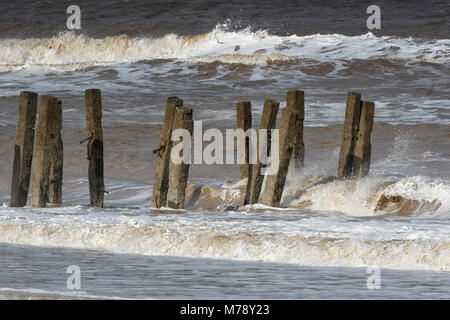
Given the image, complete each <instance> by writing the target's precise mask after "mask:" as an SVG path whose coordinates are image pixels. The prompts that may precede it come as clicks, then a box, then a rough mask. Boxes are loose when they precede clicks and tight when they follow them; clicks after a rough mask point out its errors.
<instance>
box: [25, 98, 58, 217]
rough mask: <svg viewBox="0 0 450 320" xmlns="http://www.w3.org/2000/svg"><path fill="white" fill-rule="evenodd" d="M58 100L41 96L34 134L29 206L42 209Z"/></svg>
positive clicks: (45, 197) (44, 200) (47, 191)
mask: <svg viewBox="0 0 450 320" xmlns="http://www.w3.org/2000/svg"><path fill="white" fill-rule="evenodd" d="M57 104H58V100H57V99H56V98H55V97H52V96H41V98H40V103H39V123H38V130H37V134H36V151H35V155H34V159H33V182H32V193H31V205H32V206H33V207H40V208H44V207H45V206H46V205H47V202H48V200H49V176H50V166H51V159H50V156H51V149H52V145H53V140H54V139H55V136H56V125H55V123H56V114H57V112H56V109H57Z"/></svg>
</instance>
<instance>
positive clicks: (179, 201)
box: [167, 107, 194, 209]
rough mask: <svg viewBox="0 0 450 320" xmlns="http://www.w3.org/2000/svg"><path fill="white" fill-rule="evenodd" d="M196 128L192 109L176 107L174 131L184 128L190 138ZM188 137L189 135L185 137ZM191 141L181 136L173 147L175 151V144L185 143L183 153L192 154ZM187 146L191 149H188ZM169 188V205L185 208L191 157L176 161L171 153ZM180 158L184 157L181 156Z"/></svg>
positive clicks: (174, 143)
mask: <svg viewBox="0 0 450 320" xmlns="http://www.w3.org/2000/svg"><path fill="white" fill-rule="evenodd" d="M193 128H194V123H193V121H192V109H191V108H186V107H184V108H176V109H175V115H174V120H173V126H172V132H174V131H175V130H177V129H184V130H187V131H188V132H189V139H190V138H191V137H192V132H193ZM185 138H187V137H185ZM190 142H191V141H188V142H187V143H186V141H184V140H183V138H181V139H180V140H178V141H177V142H173V145H172V149H171V150H173V151H175V149H174V148H175V146H176V145H178V144H180V143H181V144H184V145H183V149H182V150H183V155H186V154H185V152H188V155H190V154H191V153H190V147H191V143H190ZM187 148H188V149H189V150H187ZM169 158H170V159H169V162H170V163H169V189H168V192H167V206H168V207H169V208H173V209H184V199H185V193H186V187H187V182H188V177H189V163H190V157H189V159H188V161H186V162H187V163H186V162H184V161H183V162H181V163H175V162H174V161H173V159H171V157H170V155H169ZM180 158H182V157H181V156H180Z"/></svg>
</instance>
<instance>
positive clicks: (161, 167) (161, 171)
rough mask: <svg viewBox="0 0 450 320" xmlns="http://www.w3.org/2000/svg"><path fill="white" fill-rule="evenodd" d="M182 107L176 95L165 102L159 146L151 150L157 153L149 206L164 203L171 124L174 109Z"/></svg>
mask: <svg viewBox="0 0 450 320" xmlns="http://www.w3.org/2000/svg"><path fill="white" fill-rule="evenodd" d="M182 107H183V100H181V99H180V98H178V97H169V98H168V99H167V102H166V113H165V115H164V124H163V129H162V133H161V138H160V142H159V148H158V149H156V150H154V151H153V152H154V153H155V154H157V155H158V159H157V162H156V170H155V180H154V182H153V193H152V200H151V206H152V207H156V208H161V207H163V206H165V205H166V201H167V191H168V189H169V161H170V149H171V145H172V143H171V135H172V126H173V120H174V115H175V109H177V108H182Z"/></svg>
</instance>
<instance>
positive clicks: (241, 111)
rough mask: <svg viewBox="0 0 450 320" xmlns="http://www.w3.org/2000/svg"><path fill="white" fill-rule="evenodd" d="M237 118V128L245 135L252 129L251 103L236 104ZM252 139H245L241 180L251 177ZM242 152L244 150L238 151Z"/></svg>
mask: <svg viewBox="0 0 450 320" xmlns="http://www.w3.org/2000/svg"><path fill="white" fill-rule="evenodd" d="M236 117H237V128H238V129H242V130H243V131H244V133H245V132H246V131H247V130H248V129H250V128H251V127H252V106H251V103H250V101H244V102H238V103H237V104H236ZM249 147H250V138H249V137H245V148H244V159H245V163H244V164H241V165H240V170H241V179H245V178H248V177H249V173H248V172H249V167H250V158H249V156H250V154H249ZM239 152H242V150H238V154H239Z"/></svg>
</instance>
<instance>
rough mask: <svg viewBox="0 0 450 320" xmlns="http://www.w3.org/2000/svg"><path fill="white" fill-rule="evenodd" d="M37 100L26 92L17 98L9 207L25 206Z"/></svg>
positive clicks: (32, 94)
mask: <svg viewBox="0 0 450 320" xmlns="http://www.w3.org/2000/svg"><path fill="white" fill-rule="evenodd" d="M37 98H38V95H37V94H36V93H34V92H27V91H23V92H21V93H20V97H19V117H18V120H17V131H16V144H15V146H14V162H13V173H12V183H11V207H23V206H25V205H26V204H27V198H28V189H29V186H30V176H31V163H32V159H33V147H34V126H35V123H36V111H37Z"/></svg>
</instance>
